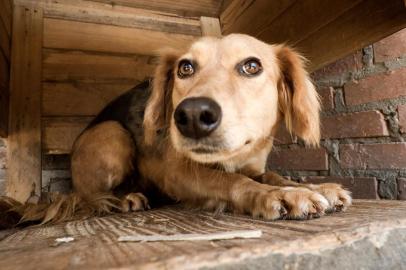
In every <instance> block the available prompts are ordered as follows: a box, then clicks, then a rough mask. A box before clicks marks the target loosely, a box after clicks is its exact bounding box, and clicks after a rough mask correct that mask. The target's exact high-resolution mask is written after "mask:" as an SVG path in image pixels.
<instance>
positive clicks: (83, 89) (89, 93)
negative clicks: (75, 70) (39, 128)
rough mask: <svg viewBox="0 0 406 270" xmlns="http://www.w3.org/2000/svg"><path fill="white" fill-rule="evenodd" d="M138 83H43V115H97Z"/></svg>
mask: <svg viewBox="0 0 406 270" xmlns="http://www.w3.org/2000/svg"><path fill="white" fill-rule="evenodd" d="M136 84H137V83H136V82H134V83H131V82H128V83H125V82H123V83H105V82H101V83H97V82H96V83H82V82H64V83H58V82H46V83H43V84H42V115H43V116H95V115H96V114H97V113H98V112H100V111H101V110H102V109H103V108H104V107H105V106H106V105H107V104H108V103H109V102H110V101H112V100H113V99H114V98H116V97H118V96H119V95H121V94H123V93H125V92H126V91H127V90H129V89H131V88H132V87H134V86H135V85H136Z"/></svg>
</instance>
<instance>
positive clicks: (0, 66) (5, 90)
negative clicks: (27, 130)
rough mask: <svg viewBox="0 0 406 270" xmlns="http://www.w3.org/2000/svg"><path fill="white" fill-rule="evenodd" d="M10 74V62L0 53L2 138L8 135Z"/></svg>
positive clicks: (0, 120) (0, 131)
mask: <svg viewBox="0 0 406 270" xmlns="http://www.w3.org/2000/svg"><path fill="white" fill-rule="evenodd" d="M9 74H10V73H9V66H8V62H7V60H6V58H5V56H4V55H3V54H2V53H0V137H6V136H7V133H8V110H9V98H8V97H9Z"/></svg>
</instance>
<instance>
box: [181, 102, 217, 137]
mask: <svg viewBox="0 0 406 270" xmlns="http://www.w3.org/2000/svg"><path fill="white" fill-rule="evenodd" d="M221 115H222V113H221V108H220V106H219V105H218V104H217V103H216V102H215V101H214V100H212V99H210V98H207V97H198V98H196V97H195V98H187V99H185V100H183V101H182V102H181V103H180V104H179V105H178V107H177V108H176V110H175V114H174V118H175V124H176V127H177V128H178V130H179V132H180V133H181V134H182V135H183V136H185V137H187V138H192V139H196V140H197V139H201V138H204V137H207V136H209V135H210V134H211V133H212V132H213V131H214V130H215V129H216V128H217V127H218V126H219V125H220V122H221Z"/></svg>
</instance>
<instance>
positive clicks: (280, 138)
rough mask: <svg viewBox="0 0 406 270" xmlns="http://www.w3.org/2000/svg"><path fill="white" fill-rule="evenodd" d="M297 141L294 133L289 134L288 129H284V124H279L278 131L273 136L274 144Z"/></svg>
mask: <svg viewBox="0 0 406 270" xmlns="http://www.w3.org/2000/svg"><path fill="white" fill-rule="evenodd" d="M296 142H297V137H296V136H295V135H294V134H290V133H289V131H288V130H287V129H286V126H285V125H284V124H282V123H281V124H280V125H279V128H278V131H277V132H276V135H275V138H274V144H275V145H282V144H292V143H296Z"/></svg>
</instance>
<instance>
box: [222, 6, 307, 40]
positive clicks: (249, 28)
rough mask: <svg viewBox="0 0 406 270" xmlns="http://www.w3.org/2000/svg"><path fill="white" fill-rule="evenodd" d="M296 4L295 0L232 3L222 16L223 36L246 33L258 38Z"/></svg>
mask: <svg viewBox="0 0 406 270" xmlns="http://www.w3.org/2000/svg"><path fill="white" fill-rule="evenodd" d="M295 2H296V1H295V0H280V1H263V0H262V1H255V0H249V1H231V3H229V5H228V6H227V8H226V9H225V10H224V11H223V12H222V13H221V15H220V21H221V26H222V29H223V35H227V34H230V33H245V34H249V35H253V36H256V35H258V33H260V32H261V31H262V29H263V28H264V27H266V26H267V25H268V24H270V23H271V22H272V21H273V20H275V18H277V17H278V16H279V15H281V14H282V13H283V12H284V11H285V10H286V9H287V8H288V7H289V6H291V5H292V4H293V3H295ZM307 2H309V1H307ZM300 18H302V17H300ZM282 31H287V29H283V30H282ZM266 41H268V40H266Z"/></svg>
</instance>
